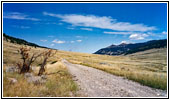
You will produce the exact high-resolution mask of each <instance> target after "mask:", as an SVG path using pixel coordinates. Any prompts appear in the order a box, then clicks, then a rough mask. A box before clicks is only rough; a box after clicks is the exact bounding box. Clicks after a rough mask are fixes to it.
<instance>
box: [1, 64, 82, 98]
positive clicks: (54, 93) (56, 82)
mask: <svg viewBox="0 0 170 100" xmlns="http://www.w3.org/2000/svg"><path fill="white" fill-rule="evenodd" d="M4 70H5V69H4ZM37 70H38V68H37ZM46 72H47V73H46V74H48V75H47V81H46V83H44V84H41V85H34V84H33V83H28V82H27V81H26V79H25V78H24V76H23V75H21V74H18V73H6V72H5V71H4V74H3V78H4V80H3V96H4V97H16V96H17V97H68V96H80V95H79V94H78V93H76V91H77V90H78V87H77V85H76V84H75V83H74V81H73V80H72V77H71V75H70V74H69V73H68V71H67V69H66V67H65V66H64V65H63V64H62V63H61V62H57V63H55V64H52V65H50V64H48V65H47V67H46ZM34 74H37V72H36V71H35V72H34ZM8 78H16V79H17V80H18V82H17V83H16V84H10V81H9V80H8Z"/></svg>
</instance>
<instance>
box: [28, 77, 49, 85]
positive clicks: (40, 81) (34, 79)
mask: <svg viewBox="0 0 170 100" xmlns="http://www.w3.org/2000/svg"><path fill="white" fill-rule="evenodd" d="M27 81H28V82H29V83H33V84H35V85H38V84H43V83H45V82H46V80H44V79H41V77H40V76H33V77H29V78H28V79H27Z"/></svg>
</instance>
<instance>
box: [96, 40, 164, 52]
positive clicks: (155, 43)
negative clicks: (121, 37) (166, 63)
mask: <svg viewBox="0 0 170 100" xmlns="http://www.w3.org/2000/svg"><path fill="white" fill-rule="evenodd" d="M166 47H167V40H166V39H163V40H152V41H148V42H144V43H135V44H125V43H122V44H120V45H111V46H108V47H106V48H102V49H100V50H98V51H96V52H95V53H94V54H102V55H127V54H133V53H136V52H140V51H145V50H150V49H155V48H166Z"/></svg>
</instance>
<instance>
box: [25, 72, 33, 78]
mask: <svg viewBox="0 0 170 100" xmlns="http://www.w3.org/2000/svg"><path fill="white" fill-rule="evenodd" d="M24 77H25V78H29V77H33V74H32V73H25V74H24Z"/></svg>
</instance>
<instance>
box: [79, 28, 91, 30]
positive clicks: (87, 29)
mask: <svg viewBox="0 0 170 100" xmlns="http://www.w3.org/2000/svg"><path fill="white" fill-rule="evenodd" d="M80 29H81V30H87V31H93V29H92V28H80Z"/></svg>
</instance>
